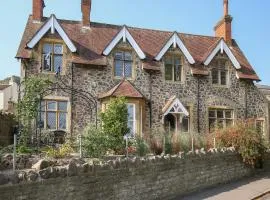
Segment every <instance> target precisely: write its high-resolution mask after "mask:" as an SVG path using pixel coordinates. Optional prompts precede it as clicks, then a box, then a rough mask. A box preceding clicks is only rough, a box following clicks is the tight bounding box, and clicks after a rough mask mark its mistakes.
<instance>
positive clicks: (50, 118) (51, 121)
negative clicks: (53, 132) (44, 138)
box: [47, 112, 56, 129]
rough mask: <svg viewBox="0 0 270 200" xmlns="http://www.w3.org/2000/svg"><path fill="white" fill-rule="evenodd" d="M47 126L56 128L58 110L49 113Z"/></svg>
mask: <svg viewBox="0 0 270 200" xmlns="http://www.w3.org/2000/svg"><path fill="white" fill-rule="evenodd" d="M47 128H48V129H56V112H48V113H47Z"/></svg>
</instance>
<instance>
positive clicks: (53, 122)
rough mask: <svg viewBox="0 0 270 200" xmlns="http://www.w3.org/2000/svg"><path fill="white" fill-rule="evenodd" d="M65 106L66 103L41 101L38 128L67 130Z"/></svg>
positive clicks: (66, 109)
mask: <svg viewBox="0 0 270 200" xmlns="http://www.w3.org/2000/svg"><path fill="white" fill-rule="evenodd" d="M67 106H68V102H67V101H57V100H43V101H41V108H40V118H39V120H40V127H41V128H43V129H48V130H67V117H68V107H67Z"/></svg>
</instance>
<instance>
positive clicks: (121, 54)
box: [114, 51, 133, 78]
mask: <svg viewBox="0 0 270 200" xmlns="http://www.w3.org/2000/svg"><path fill="white" fill-rule="evenodd" d="M114 76H115V77H117V78H121V77H125V78H132V77H133V70H132V55H131V53H130V52H128V51H117V52H116V53H115V55H114Z"/></svg>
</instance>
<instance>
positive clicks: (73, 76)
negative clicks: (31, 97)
mask: <svg viewBox="0 0 270 200" xmlns="http://www.w3.org/2000/svg"><path fill="white" fill-rule="evenodd" d="M50 37H51V36H50ZM117 48H118V49H122V48H127V49H130V46H129V45H127V44H123V43H121V44H119V45H118V46H117ZM117 48H116V49H117ZM131 50H132V49H131ZM40 51H41V47H40V46H39V45H37V47H35V49H34V53H33V59H32V60H31V61H30V62H28V63H27V67H25V69H26V76H28V75H31V74H37V73H40V66H41V57H40V55H41V54H40ZM114 51H115V50H114ZM114 51H113V52H112V53H111V54H110V55H109V56H108V59H107V66H105V67H101V66H83V65H78V64H77V65H73V67H72V64H71V63H70V62H66V63H65V66H64V70H63V73H62V75H63V76H65V75H67V77H66V82H67V84H68V85H70V86H71V85H72V84H73V87H74V88H75V89H78V90H83V91H87V92H89V93H91V94H92V95H93V96H94V97H95V98H94V99H95V100H96V101H97V109H98V113H97V115H96V113H95V105H94V103H89V102H87V101H86V100H85V99H84V98H81V97H71V94H66V93H63V92H61V91H57V92H56V93H55V95H57V96H60V95H63V96H67V97H69V98H70V99H72V101H73V102H72V108H71V110H72V114H71V121H72V123H71V124H72V125H71V132H73V133H75V134H76V133H79V132H81V131H82V130H83V128H84V127H85V126H86V125H87V124H89V123H91V122H92V123H94V122H95V120H96V117H97V118H98V120H99V117H98V115H99V112H100V111H101V102H100V101H98V99H97V96H98V95H99V94H101V93H104V92H107V91H108V90H110V89H111V88H112V87H114V86H115V85H116V84H117V83H119V81H120V80H119V79H115V78H114V77H113V63H114V61H113V53H114ZM132 53H133V60H134V63H133V66H134V69H135V76H134V78H133V79H131V80H130V81H131V82H132V84H133V85H134V86H135V87H136V88H137V89H138V90H139V91H140V92H141V93H142V94H143V95H144V96H145V98H146V100H147V102H151V113H152V114H151V116H150V107H149V106H148V105H149V104H148V103H146V107H145V116H146V118H145V121H144V124H143V126H144V130H145V132H149V131H150V130H151V129H152V130H153V129H157V128H160V127H162V126H163V125H162V114H163V113H162V108H163V107H164V105H165V103H166V101H167V100H168V99H169V98H170V97H172V96H174V95H175V96H176V97H177V98H179V100H180V101H181V102H182V103H183V104H184V105H185V106H189V107H190V108H191V111H190V112H191V113H190V116H191V120H190V121H191V123H190V129H191V132H194V133H196V132H200V133H206V132H208V128H209V127H208V108H209V107H218V108H230V109H233V110H234V113H235V118H237V119H244V118H245V117H247V118H263V119H264V120H265V121H266V122H267V121H268V120H269V118H268V117H267V113H268V110H267V106H266V100H265V98H264V97H263V95H262V94H261V93H260V92H259V91H258V89H257V88H256V87H255V86H254V84H253V82H252V81H244V80H239V79H237V77H236V70H235V68H234V67H233V65H232V63H231V62H230V61H229V59H228V57H227V56H225V57H224V56H223V57H222V59H225V60H227V67H228V69H229V71H230V81H229V86H228V87H220V86H213V85H212V80H211V76H204V77H196V76H193V75H192V74H191V70H190V65H189V63H188V61H187V60H186V59H185V57H184V56H183V54H182V52H180V51H179V50H177V51H176V52H173V53H176V54H178V55H180V56H182V57H183V58H184V60H183V66H184V81H183V82H181V83H177V82H168V81H165V79H164V65H163V64H162V63H161V70H160V71H146V70H144V69H142V65H143V63H142V62H141V60H140V59H139V58H138V56H137V55H136V53H135V51H133V50H132ZM220 57H221V55H218V56H216V58H215V59H214V60H213V61H212V62H211V63H210V65H209V67H208V68H209V72H210V71H211V69H212V68H213V67H216V66H217V60H218V59H221V58H220ZM64 58H65V59H67V58H70V52H69V50H68V49H66V52H65V56H64ZM71 69H73V70H71ZM48 76H54V74H48ZM71 80H73V83H71V82H72V81H71ZM198 96H199V106H198ZM150 98H151V99H150ZM198 110H199V112H198ZM198 119H199V120H198ZM198 124H199V127H198ZM265 124H267V123H265ZM150 126H151V127H150ZM265 126H266V129H267V130H268V127H267V125H265Z"/></svg>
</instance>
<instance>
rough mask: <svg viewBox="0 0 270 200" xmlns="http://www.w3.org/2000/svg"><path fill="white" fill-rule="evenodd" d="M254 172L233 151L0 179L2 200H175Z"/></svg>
mask: <svg viewBox="0 0 270 200" xmlns="http://www.w3.org/2000/svg"><path fill="white" fill-rule="evenodd" d="M253 172H254V171H253V170H252V169H250V168H248V167H246V166H245V165H244V164H243V163H242V162H241V159H240V158H239V156H238V155H237V154H236V153H235V152H234V150H233V149H226V150H224V151H223V152H216V151H215V150H211V151H210V152H204V151H197V152H196V153H195V154H192V153H190V154H185V155H184V154H181V155H177V156H152V157H147V158H130V159H119V160H114V161H108V162H105V163H102V164H101V163H95V164H88V163H83V162H82V161H78V160H77V161H75V160H72V161H70V163H69V164H68V165H66V166H58V167H49V168H45V169H43V170H40V171H35V170H26V171H20V172H19V173H18V174H16V175H9V176H8V175H6V174H2V175H1V174H0V185H1V186H0V199H14V200H15V199H20V200H24V199H25V200H37V199H38V200H43V199H44V200H47V199H50V200H59V199H65V200H85V199H102V200H106V199H121V200H123V199H148V200H150V199H171V198H174V197H176V196H179V195H182V194H186V193H189V192H193V191H197V190H200V189H204V188H207V187H210V186H215V185H218V184H222V183H226V182H229V181H233V180H237V179H240V178H242V177H245V176H249V175H251V174H252V173H253Z"/></svg>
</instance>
